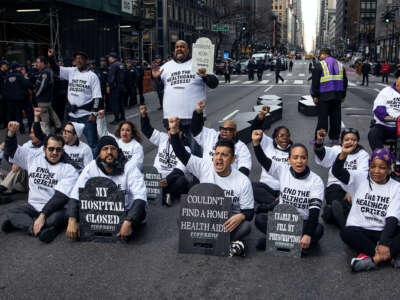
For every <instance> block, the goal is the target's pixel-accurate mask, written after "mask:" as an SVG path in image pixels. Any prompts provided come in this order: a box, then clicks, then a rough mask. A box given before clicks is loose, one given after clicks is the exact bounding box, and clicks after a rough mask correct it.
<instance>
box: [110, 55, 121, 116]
mask: <svg viewBox="0 0 400 300" xmlns="http://www.w3.org/2000/svg"><path fill="white" fill-rule="evenodd" d="M111 56H113V57H115V58H116V54H115V53H112V54H111ZM124 73H125V66H124V65H123V64H121V63H120V62H119V61H117V60H116V61H114V62H113V63H112V64H111V65H110V70H109V73H108V81H107V84H108V87H109V88H110V103H111V108H112V111H113V114H114V122H115V121H120V120H125V108H124V102H123V100H124V99H123V93H124V75H125V74H124Z"/></svg>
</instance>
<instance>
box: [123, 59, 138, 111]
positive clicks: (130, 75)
mask: <svg viewBox="0 0 400 300" xmlns="http://www.w3.org/2000/svg"><path fill="white" fill-rule="evenodd" d="M137 81H138V74H137V71H136V69H135V67H134V66H133V65H132V59H130V58H128V59H127V60H126V71H125V89H126V94H125V101H124V102H125V103H126V104H127V106H128V108H131V107H133V106H135V105H137V91H136V89H137Z"/></svg>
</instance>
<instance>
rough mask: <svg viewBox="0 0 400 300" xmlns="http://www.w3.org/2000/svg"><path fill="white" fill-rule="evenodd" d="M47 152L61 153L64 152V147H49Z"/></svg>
mask: <svg viewBox="0 0 400 300" xmlns="http://www.w3.org/2000/svg"><path fill="white" fill-rule="evenodd" d="M47 150H48V151H49V152H54V150H56V152H57V153H60V152H61V151H63V148H62V147H47Z"/></svg>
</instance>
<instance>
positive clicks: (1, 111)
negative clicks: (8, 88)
mask: <svg viewBox="0 0 400 300" xmlns="http://www.w3.org/2000/svg"><path fill="white" fill-rule="evenodd" d="M3 65H8V63H7V62H6V61H4V60H3V61H1V62H0V67H1V66H3ZM6 76H7V72H4V71H2V70H0V128H1V127H7V102H6V99H5V97H4V95H3V85H4V79H5V78H6Z"/></svg>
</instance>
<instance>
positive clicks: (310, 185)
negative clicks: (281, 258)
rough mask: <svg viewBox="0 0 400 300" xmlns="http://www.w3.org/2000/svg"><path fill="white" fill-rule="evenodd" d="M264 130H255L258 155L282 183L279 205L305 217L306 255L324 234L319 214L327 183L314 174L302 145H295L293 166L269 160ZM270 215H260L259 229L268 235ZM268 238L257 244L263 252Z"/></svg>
mask: <svg viewBox="0 0 400 300" xmlns="http://www.w3.org/2000/svg"><path fill="white" fill-rule="evenodd" d="M262 138H263V132H262V130H254V131H253V133H252V140H253V146H254V153H255V155H256V158H257V160H258V162H259V163H260V164H261V166H262V167H263V168H264V169H265V171H267V172H268V173H269V174H270V175H271V176H273V177H274V178H275V179H276V180H278V181H279V190H280V196H279V203H280V204H289V205H291V206H294V207H295V208H296V209H297V211H298V213H299V214H300V215H301V216H302V217H303V220H304V225H303V235H302V238H301V240H300V248H301V249H302V253H303V254H308V249H309V248H311V247H313V246H315V245H316V244H317V243H318V241H319V240H320V239H321V237H322V235H323V233H324V227H323V226H322V225H321V224H319V223H318V217H319V212H320V210H321V206H322V201H323V199H324V183H323V181H322V179H321V178H320V177H319V176H318V175H317V174H315V173H314V172H312V171H310V168H309V167H308V166H307V162H308V152H307V148H306V147H305V146H304V145H302V144H293V145H292V146H291V147H290V151H289V157H288V159H289V164H290V165H286V164H279V163H276V162H275V161H273V160H271V159H270V158H268V157H267V156H266V155H265V153H264V151H263V149H262V147H261V140H262ZM267 224H268V214H267V213H263V214H260V213H259V214H257V216H256V219H255V225H256V227H257V228H258V229H259V230H260V231H261V232H262V233H263V234H266V232H267ZM265 247H266V239H265V237H264V238H261V239H260V240H259V242H258V244H257V248H258V249H260V250H263V249H265Z"/></svg>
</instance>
